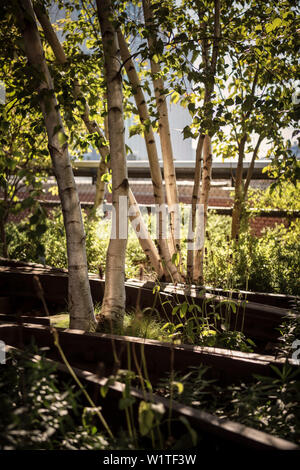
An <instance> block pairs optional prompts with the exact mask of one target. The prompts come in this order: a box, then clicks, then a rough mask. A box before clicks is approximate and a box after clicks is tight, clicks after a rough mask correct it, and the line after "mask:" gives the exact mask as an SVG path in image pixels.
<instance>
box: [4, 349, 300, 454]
mask: <svg viewBox="0 0 300 470" xmlns="http://www.w3.org/2000/svg"><path fill="white" fill-rule="evenodd" d="M14 349H15V348H12V347H9V346H8V347H7V352H8V353H9V352H10V351H12V350H14ZM32 360H33V361H39V360H40V356H38V355H35V356H32ZM46 360H47V361H48V362H50V363H51V364H52V365H53V366H54V367H55V368H56V370H57V371H58V372H59V373H60V374H64V375H65V374H69V372H68V369H67V367H66V365H64V364H62V363H61V362H60V361H53V360H51V359H49V358H47V359H46ZM73 370H74V372H75V373H76V375H77V377H78V378H79V379H80V380H81V382H82V383H83V384H84V386H85V388H86V390H87V391H88V392H89V393H90V394H91V395H92V396H93V399H94V401H95V402H96V404H97V405H101V406H102V413H103V415H104V417H105V418H106V420H107V421H108V422H109V425H110V426H111V427H113V429H117V430H118V429H119V428H120V424H121V419H122V412H120V410H119V408H118V403H119V400H120V399H121V398H122V395H123V392H124V389H125V385H124V384H123V383H120V382H118V381H115V382H114V383H110V384H109V385H108V389H109V390H108V393H107V395H106V397H105V399H104V398H102V397H101V395H100V393H99V389H100V387H101V386H103V385H106V384H107V378H106V377H103V376H102V377H100V376H99V374H94V373H92V372H89V371H88V370H84V369H81V368H77V367H74V366H73ZM130 395H131V396H132V397H133V398H134V399H135V402H134V403H133V416H134V419H135V421H136V423H135V424H136V426H138V422H137V420H138V407H139V404H140V402H141V401H147V402H152V403H156V404H160V405H163V407H164V409H165V413H166V416H169V413H170V412H171V414H172V434H173V436H174V437H175V438H176V437H180V436H182V434H184V433H185V432H186V429H185V425H184V424H183V422H182V421H180V418H183V417H184V418H186V419H188V421H189V423H190V424H191V426H192V427H193V429H194V430H195V431H196V432H197V434H198V435H199V434H200V436H201V441H200V444H198V448H199V447H200V449H201V448H206V449H207V448H211V449H216V448H219V449H222V448H223V449H226V450H228V449H229V448H230V449H235V450H236V448H237V446H238V447H239V448H248V449H249V448H251V449H253V450H273V451H274V450H277V451H278V450H281V451H282V450H299V448H298V446H297V445H296V444H294V443H292V442H289V441H287V440H284V439H281V438H278V437H274V436H272V435H270V434H267V433H264V432H261V431H257V430H255V429H253V428H250V427H247V426H244V425H242V424H239V423H236V422H233V421H230V420H224V419H220V418H218V417H217V416H215V415H213V414H210V413H207V412H205V411H202V410H197V409H195V408H191V407H189V406H186V405H182V404H180V403H178V402H176V401H172V403H171V402H170V401H169V400H167V399H165V398H163V397H160V396H157V395H155V394H150V393H149V392H144V393H143V392H142V391H141V390H139V389H137V388H134V387H131V389H130ZM170 407H171V409H170ZM165 427H166V425H165ZM165 431H166V429H165Z"/></svg>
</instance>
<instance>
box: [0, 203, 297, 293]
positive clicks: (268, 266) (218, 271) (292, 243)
mask: <svg viewBox="0 0 300 470" xmlns="http://www.w3.org/2000/svg"><path fill="white" fill-rule="evenodd" d="M84 220H85V229H86V235H87V238H86V246H87V257H88V266H89V270H90V271H91V272H95V273H98V270H99V266H101V268H102V270H103V272H104V271H105V256H106V248H107V244H108V238H109V230H110V229H109V221H107V220H105V219H98V220H88V219H87V218H86V217H85V218H84ZM46 224H47V231H46V232H45V233H44V234H42V235H41V237H40V242H41V244H42V245H43V246H44V253H45V258H44V261H45V263H46V264H48V265H52V266H57V267H62V268H65V267H67V257H66V250H65V235H64V227H63V220H62V215H61V213H60V211H58V210H57V211H54V212H53V213H52V216H51V217H49V218H48V219H47V220H46ZM26 227H28V221H26V220H24V221H22V222H21V223H19V224H12V223H11V224H10V225H9V226H8V238H9V240H10V244H9V255H10V256H11V258H16V259H20V260H26V261H35V262H41V257H39V254H38V253H37V249H36V246H35V244H33V243H32V231H34V226H31V228H30V230H29V231H28V230H26ZM207 233H208V237H207V240H206V256H205V271H204V272H205V279H206V284H207V285H212V286H215V287H222V288H232V289H245V288H246V289H250V290H256V291H263V292H281V293H286V294H294V295H298V294H299V293H300V290H299V283H298V279H299V274H300V259H299V251H300V223H299V221H295V222H292V223H291V225H290V226H289V227H284V226H283V225H278V226H277V227H275V228H273V229H270V228H269V229H267V230H265V232H264V234H263V236H262V237H260V238H257V237H253V236H252V235H251V234H249V232H244V233H242V234H241V236H240V240H239V242H238V243H237V244H236V243H233V242H232V241H230V239H229V233H230V217H227V216H218V215H216V214H210V215H209V217H208V225H207ZM141 266H143V270H144V274H145V277H149V276H150V277H152V278H153V279H155V276H154V273H153V271H152V270H151V268H150V266H149V265H148V264H147V260H146V257H145V255H144V253H143V251H142V249H141V247H140V245H139V243H138V240H137V238H136V236H135V234H134V233H133V232H130V234H129V240H128V248H127V255H126V276H127V277H128V278H132V277H139V273H140V269H141Z"/></svg>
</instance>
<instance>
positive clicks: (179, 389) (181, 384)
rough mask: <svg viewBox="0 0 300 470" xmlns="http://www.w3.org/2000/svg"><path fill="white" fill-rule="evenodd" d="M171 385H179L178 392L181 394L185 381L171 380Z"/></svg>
mask: <svg viewBox="0 0 300 470" xmlns="http://www.w3.org/2000/svg"><path fill="white" fill-rule="evenodd" d="M171 386H175V387H177V390H178V394H179V395H181V394H182V392H183V390H184V386H183V383H181V382H176V381H174V380H173V382H171Z"/></svg>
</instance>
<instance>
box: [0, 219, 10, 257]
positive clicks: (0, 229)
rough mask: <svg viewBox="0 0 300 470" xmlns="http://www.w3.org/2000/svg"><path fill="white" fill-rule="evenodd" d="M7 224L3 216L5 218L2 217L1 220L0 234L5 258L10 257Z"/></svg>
mask: <svg viewBox="0 0 300 470" xmlns="http://www.w3.org/2000/svg"><path fill="white" fill-rule="evenodd" d="M5 224H6V220H5V219H4V217H3V218H1V221H0V234H1V245H2V256H3V257H4V258H8V251H7V240H6V231H5Z"/></svg>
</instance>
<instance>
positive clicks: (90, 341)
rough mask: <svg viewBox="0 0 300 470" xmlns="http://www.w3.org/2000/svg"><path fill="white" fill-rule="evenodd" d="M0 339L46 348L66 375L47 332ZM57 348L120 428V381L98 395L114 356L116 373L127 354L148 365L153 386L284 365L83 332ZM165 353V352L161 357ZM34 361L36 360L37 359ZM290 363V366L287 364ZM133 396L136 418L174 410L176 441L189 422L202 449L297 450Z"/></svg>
mask: <svg viewBox="0 0 300 470" xmlns="http://www.w3.org/2000/svg"><path fill="white" fill-rule="evenodd" d="M0 338H1V339H2V340H3V341H5V343H6V344H7V350H8V352H9V351H11V350H13V349H14V348H18V349H24V348H25V347H26V346H27V345H29V344H31V343H32V340H33V339H34V341H35V343H36V345H38V347H39V348H44V349H43V350H44V351H45V348H46V360H47V361H50V362H51V363H52V364H53V365H55V366H56V368H57V370H58V371H60V372H61V373H63V374H67V373H68V370H67V368H66V366H65V365H64V364H63V363H62V361H61V358H60V356H59V353H58V352H57V349H56V348H55V346H54V343H53V335H52V333H51V330H50V329H49V328H47V327H45V326H37V325H30V324H24V325H15V324H4V323H2V324H0ZM59 343H60V345H61V347H62V349H63V350H64V353H65V354H66V356H67V358H68V360H69V362H70V364H71V365H72V367H73V370H74V371H75V373H76V375H77V376H78V377H79V379H80V380H81V381H82V382H83V383H84V385H85V387H86V389H87V390H88V391H89V392H90V394H91V396H92V397H93V399H94V400H95V401H96V403H97V404H99V405H101V406H102V411H103V414H104V415H105V417H106V418H107V420H108V421H109V423H110V425H112V426H114V427H115V428H117V427H118V426H119V425H120V410H119V409H118V403H119V400H120V398H121V397H122V393H123V392H124V387H125V385H124V384H123V383H120V382H118V381H115V382H114V383H111V384H109V392H108V394H107V396H106V398H105V399H103V398H102V397H101V396H100V393H99V386H101V385H105V384H106V382H107V377H108V376H109V375H110V374H111V373H112V372H113V371H115V370H116V363H115V361H114V357H116V356H117V357H118V364H117V367H118V368H122V367H123V368H125V369H126V368H127V367H128V356H129V354H130V355H131V358H132V359H131V364H132V369H133V370H135V371H137V367H136V366H137V365H138V367H139V368H140V369H141V370H142V371H143V364H146V365H147V372H148V377H149V379H150V380H151V382H152V383H153V384H155V383H156V382H157V380H158V379H159V378H160V377H162V376H163V375H164V374H165V372H168V371H170V370H171V368H172V367H173V368H174V369H175V370H179V371H182V372H184V371H187V370H188V368H189V366H191V365H194V366H197V365H198V366H199V365H200V364H206V365H209V366H211V373H212V377H215V378H218V379H219V380H220V381H221V382H223V383H228V382H231V383H232V382H233V381H234V380H236V379H241V378H244V379H245V378H246V377H248V378H249V374H251V373H254V372H256V373H261V374H270V373H271V368H270V364H271V363H273V364H276V365H277V366H278V365H281V364H282V361H280V360H277V361H274V358H272V357H266V356H265V357H262V356H258V355H256V354H245V353H237V352H229V351H224V350H217V349H215V350H214V349H213V348H200V347H192V346H176V345H173V346H170V344H166V343H160V342H159V341H154V340H142V339H139V338H126V337H121V336H116V335H108V334H99V333H82V332H81V331H74V330H72V331H68V330H64V331H60V332H59ZM163 350H164V352H162V351H163ZM37 359H38V358H37V357H36V358H35V360H37ZM291 363H292V361H291ZM130 393H131V396H132V397H134V398H135V403H134V405H133V406H134V411H135V412H134V416H135V417H136V418H137V416H138V406H139V403H140V402H141V401H142V400H146V401H151V402H154V403H157V404H162V405H163V406H164V408H165V410H166V416H168V413H169V409H170V406H171V408H172V419H173V418H174V419H175V421H174V422H173V423H174V424H172V427H173V429H172V431H173V433H174V436H175V437H176V436H181V435H182V433H184V432H185V431H186V429H185V426H184V425H183V423H182V421H180V419H179V418H180V417H184V418H187V419H188V421H189V422H190V424H191V426H192V427H193V428H194V429H195V430H196V431H197V432H198V433H199V434H200V435H201V442H200V448H201V445H203V446H205V448H206V446H208V447H212V448H214V447H219V448H223V449H226V450H228V448H233V449H236V448H237V447H246V448H253V449H257V450H296V449H298V450H299V448H298V447H297V446H296V445H295V444H294V443H291V442H289V441H286V440H283V439H280V438H277V437H274V436H271V435H269V434H267V433H264V432H261V431H257V430H255V429H252V428H250V427H247V426H244V425H242V424H239V423H236V422H233V421H230V420H223V419H220V418H218V417H217V416H215V415H213V414H210V413H207V412H205V411H202V410H197V409H195V408H192V407H189V406H185V405H182V404H180V403H178V402H174V401H173V402H172V404H171V403H170V401H169V400H167V399H165V398H162V397H159V396H157V395H155V394H152V393H148V392H146V393H142V391H141V390H139V389H137V388H134V387H132V388H131V391H130Z"/></svg>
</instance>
